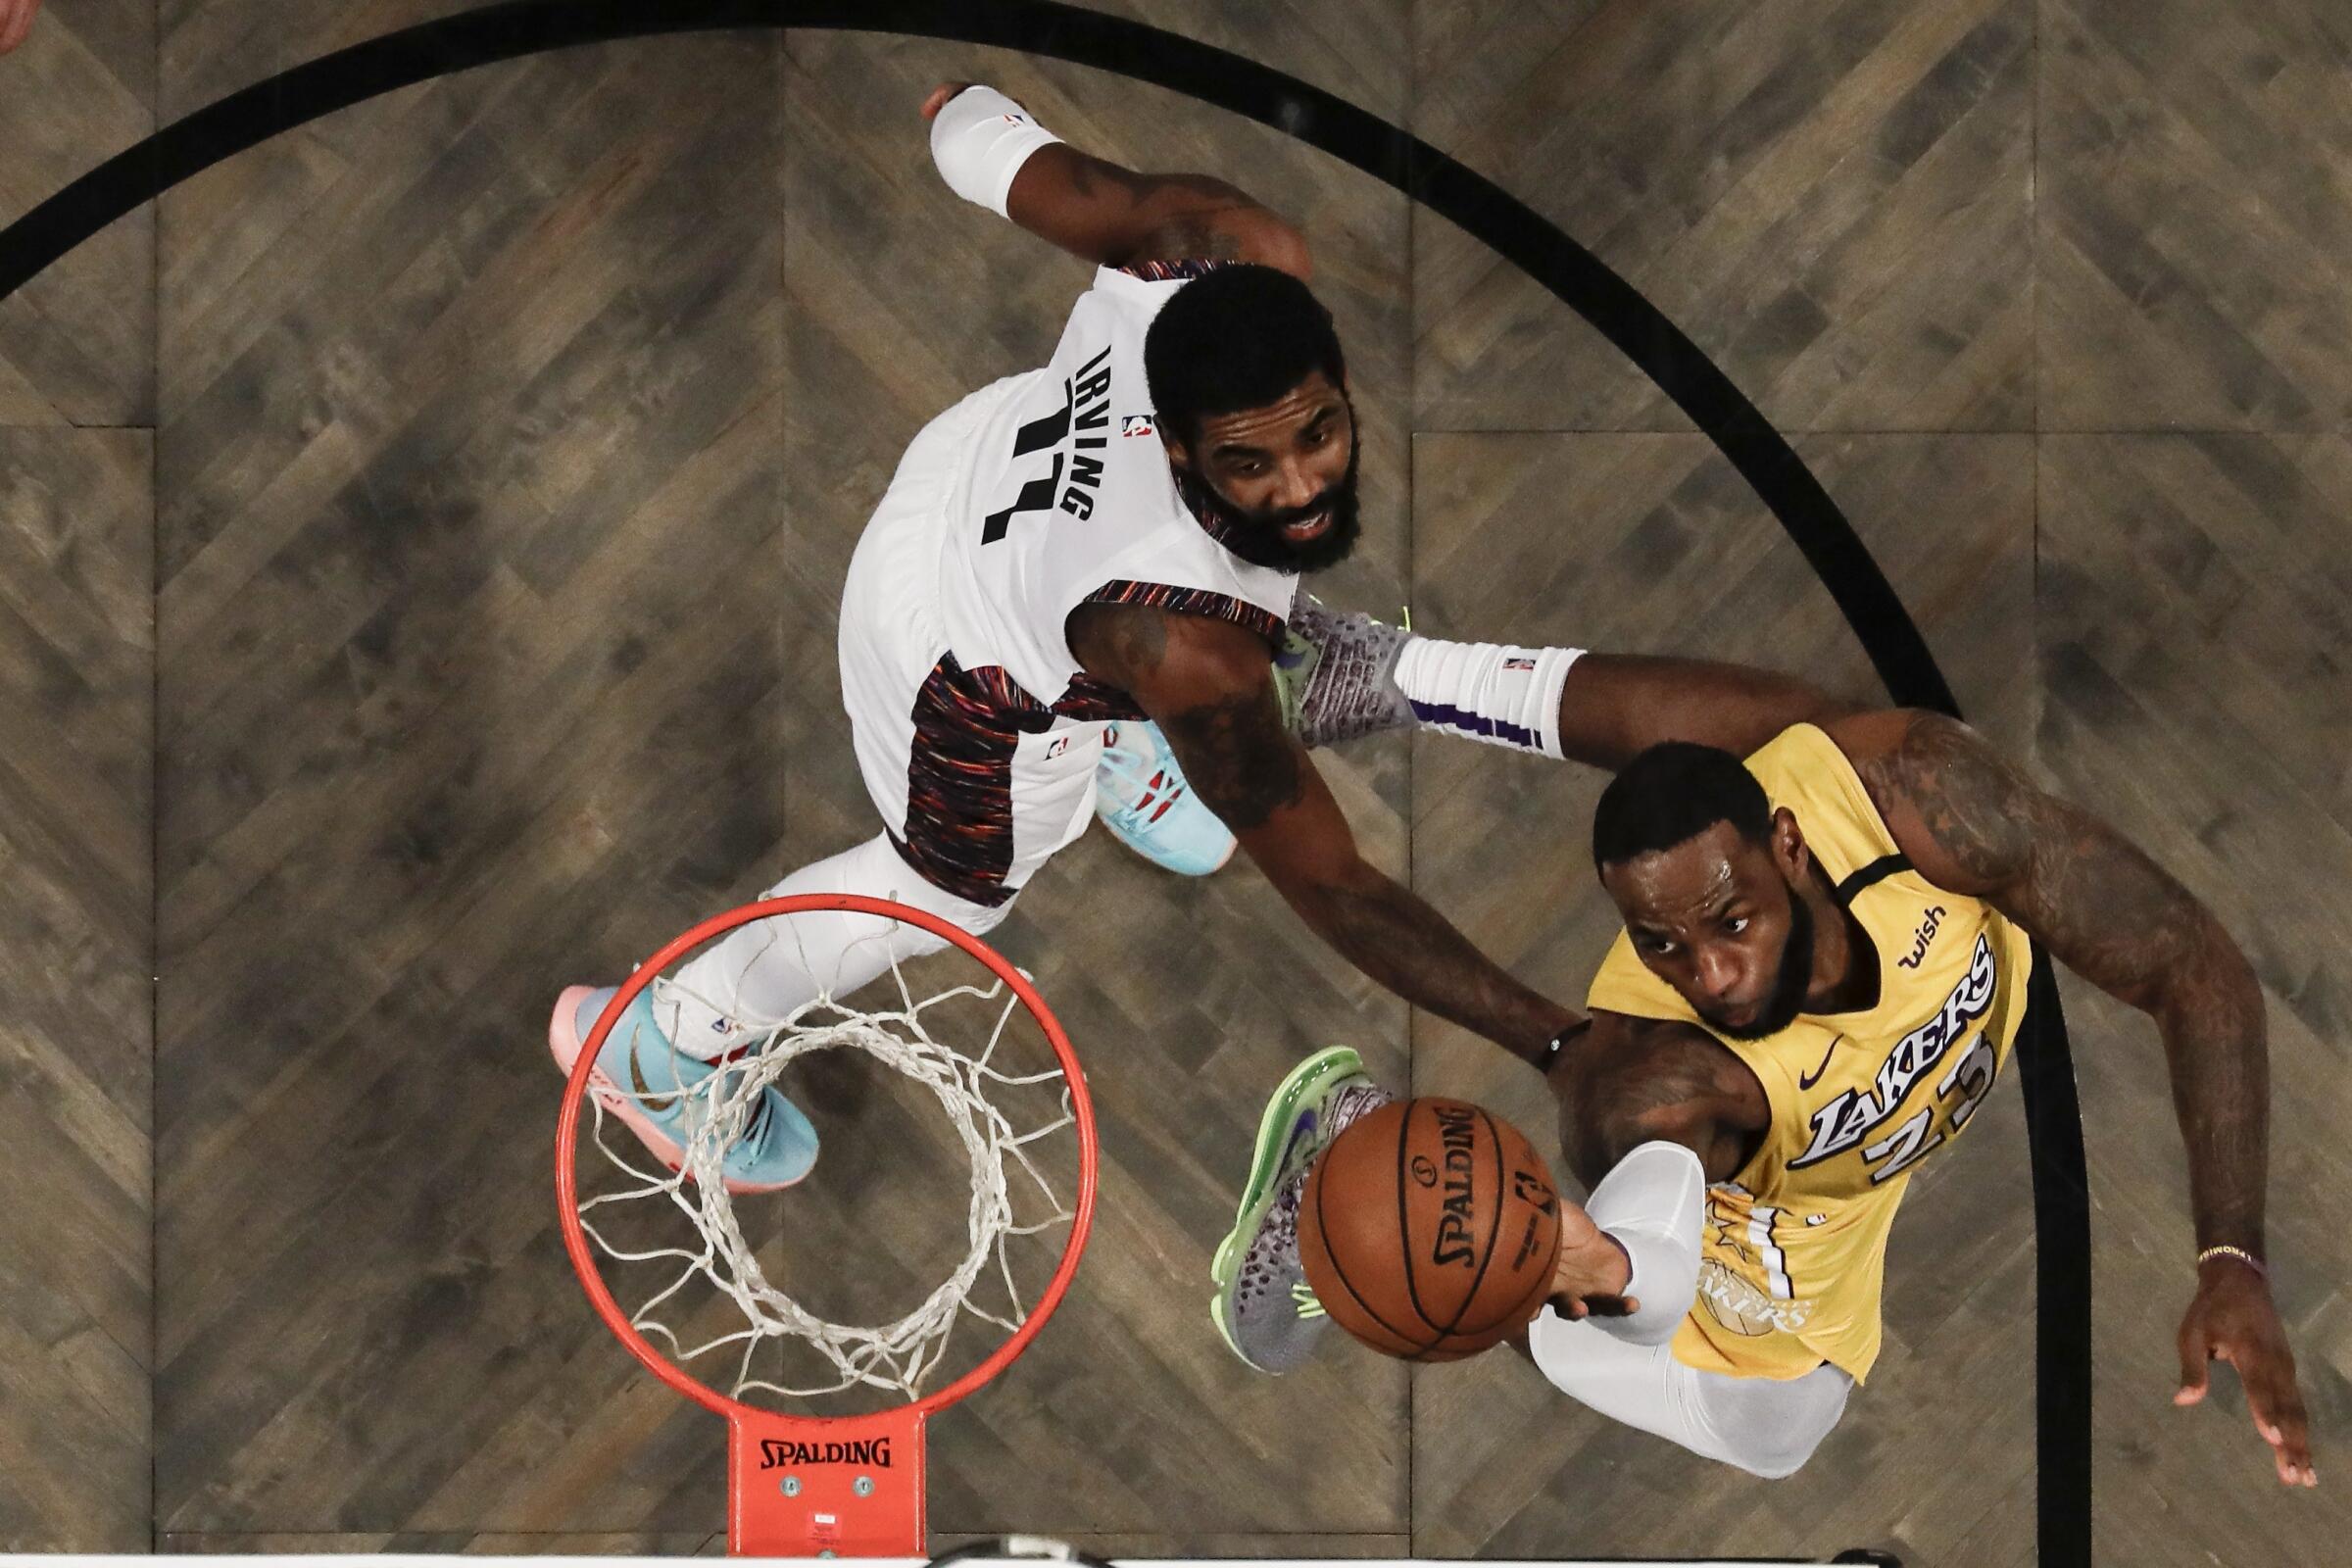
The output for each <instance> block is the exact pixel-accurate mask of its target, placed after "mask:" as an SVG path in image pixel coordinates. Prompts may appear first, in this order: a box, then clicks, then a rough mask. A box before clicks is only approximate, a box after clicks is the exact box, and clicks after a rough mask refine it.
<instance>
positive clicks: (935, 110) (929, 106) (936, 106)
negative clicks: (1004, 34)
mask: <svg viewBox="0 0 2352 1568" xmlns="http://www.w3.org/2000/svg"><path fill="white" fill-rule="evenodd" d="M34 3H35V4H38V3H39V0H34ZM7 4H8V0H0V6H6V5H7ZM970 85H971V83H970V82H968V81H943V82H941V83H940V84H939V85H938V86H936V87H934V88H932V89H931V96H930V97H928V98H926V99H924V100H923V118H924V119H925V120H936V119H938V118H939V112H940V111H941V110H942V109H945V108H947V107H948V100H949V99H951V98H953V97H955V96H956V94H957V93H959V92H961V91H963V89H964V88H966V87H969V86H970Z"/></svg>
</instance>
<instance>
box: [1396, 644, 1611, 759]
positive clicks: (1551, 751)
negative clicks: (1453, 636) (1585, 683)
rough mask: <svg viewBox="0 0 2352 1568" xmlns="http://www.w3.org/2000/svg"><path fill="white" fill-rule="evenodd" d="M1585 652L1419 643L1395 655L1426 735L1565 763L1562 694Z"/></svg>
mask: <svg viewBox="0 0 2352 1568" xmlns="http://www.w3.org/2000/svg"><path fill="white" fill-rule="evenodd" d="M1583 653H1584V650H1583V649H1581V648H1518V647H1513V646H1511V645H1510V644H1507V643H1452V642H1446V641H1445V640H1444V639H1443V638H1438V637H1415V638H1413V639H1412V640H1411V641H1410V642H1408V643H1406V644H1405V645H1404V650H1403V652H1401V653H1400V654H1398V655H1397V689H1398V690H1400V691H1402V692H1403V693H1404V696H1405V700H1406V701H1407V702H1409V703H1411V704H1412V705H1413V714H1414V716H1415V717H1416V718H1418V719H1420V721H1421V727H1422V728H1423V729H1434V730H1443V731H1445V732H1446V734H1448V735H1462V736H1467V737H1468V738H1469V739H1471V740H1475V741H1485V742H1486V743H1487V744H1489V745H1491V746H1508V747H1511V748H1513V749H1514V750H1517V751H1522V752H1538V753H1541V754H1542V755H1544V756H1545V757H1555V758H1556V757H1564V756H1565V755H1566V754H1565V753H1564V752H1563V751H1562V750H1561V748H1560V734H1559V728H1560V690H1561V688H1562V687H1564V686H1566V685H1567V684H1568V669H1569V666H1570V665H1572V664H1574V663H1575V662H1577V660H1578V658H1580V657H1581V656H1582V655H1583Z"/></svg>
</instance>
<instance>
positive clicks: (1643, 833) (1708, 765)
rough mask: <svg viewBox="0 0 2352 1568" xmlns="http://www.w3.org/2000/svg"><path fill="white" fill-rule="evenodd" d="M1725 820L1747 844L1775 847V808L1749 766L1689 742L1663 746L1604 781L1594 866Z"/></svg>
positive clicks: (1671, 843)
mask: <svg viewBox="0 0 2352 1568" xmlns="http://www.w3.org/2000/svg"><path fill="white" fill-rule="evenodd" d="M1718 822H1729V823H1731V824H1732V826H1733V828H1734V829H1735V830H1736V831H1737V832H1738V833H1739V834H1740V837H1741V838H1743V839H1745V840H1747V841H1748V842H1749V843H1750V844H1769V843H1770V842H1771V841H1772V803H1771V802H1770V801H1769V800H1767V799H1766V798H1765V796H1764V786H1763V785H1761V784H1759V783H1757V782H1756V775H1755V774H1753V773H1750V772H1749V771H1748V770H1747V764H1746V763H1744V762H1742V761H1740V759H1738V758H1737V757H1734V756H1733V755H1732V754H1731V753H1729V752H1726V751H1720V750H1718V749H1717V748H1715V747H1712V746H1699V745H1695V744H1693V743H1691V742H1690V741H1662V742H1660V743H1659V744H1658V745H1656V746H1652V747H1651V748H1650V749H1649V750H1647V751H1645V752H1643V753H1642V755H1641V756H1639V757H1637V758H1635V759H1634V760H1632V761H1630V762H1628V763H1626V764H1625V767H1624V768H1623V769H1622V770H1621V771H1620V772H1619V773H1618V775H1617V776H1616V777H1615V778H1613V779H1611V780H1610V781H1609V787H1608V788H1607V789H1605V790H1603V791H1601V792H1600V805H1599V806H1598V807H1596V808H1594V809H1593V865H1594V867H1595V868H1597V867H1600V866H1608V865H1617V864H1621V863H1623V862H1624V861H1627V860H1630V859H1632V858H1635V857H1636V856H1640V855H1648V854H1651V853H1653V852H1655V851H1658V850H1670V849H1672V848H1674V847H1675V846H1676V845H1677V844H1686V843H1689V842H1690V841H1691V839H1694V838H1696V837H1698V835H1700V834H1701V833H1704V832H1705V831H1706V830H1707V829H1708V828H1710V827H1713V826H1714V825H1715V824H1716V823H1718Z"/></svg>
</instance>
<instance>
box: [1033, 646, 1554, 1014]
mask: <svg viewBox="0 0 2352 1568" xmlns="http://www.w3.org/2000/svg"><path fill="white" fill-rule="evenodd" d="M1070 647H1071V650H1072V651H1073V652H1074V653H1076V654H1077V656H1078V659H1079V662H1081V663H1082V664H1083V665H1084V666H1085V667H1086V669H1087V671H1088V673H1090V674H1093V675H1095V676H1097V677H1098V678H1100V679H1103V680H1107V681H1109V682H1111V683H1112V684H1114V685H1117V686H1119V687H1121V688H1123V689H1124V690H1126V691H1127V692H1129V693H1130V694H1132V695H1133V696H1134V698H1135V700H1136V702H1137V703H1138V704H1140V705H1141V706H1142V708H1143V710H1144V711H1146V712H1147V713H1150V714H1151V715H1152V718H1153V719H1154V720H1155V721H1156V722H1157V723H1158V724H1159V726H1160V728H1161V729H1162V730H1163V731H1164V732H1165V733H1166V735H1167V737H1168V744H1169V746H1170V747H1172V748H1173V749H1174V751H1175V753H1176V760H1177V761H1179V762H1180V763H1182V764H1183V767H1184V773H1185V777H1186V779H1187V780H1189V781H1190V783H1191V784H1192V787H1193V790H1194V792H1195V793H1196V794H1198V795H1199V796H1200V797H1201V801H1202V802H1203V803H1205V804H1206V805H1207V806H1208V807H1209V808H1210V809H1212V810H1214V811H1215V812H1216V813H1217V815H1218V816H1219V817H1220V818H1222V819H1223V820H1224V822H1225V825H1226V826H1227V827H1230V828H1232V829H1233V832H1234V836H1235V838H1237V839H1238V840H1240V841H1241V846H1242V848H1243V849H1245V850H1247V851H1248V852H1249V854H1250V858H1251V859H1253V860H1255V861H1256V862H1257V865H1258V868H1259V869H1260V870H1262V871H1264V872H1265V874H1266V879H1267V880H1268V881H1270V882H1272V883H1273V884H1274V887H1275V890H1276V891H1277V892H1279V893H1280V894H1281V895H1282V896H1283V898H1284V900H1285V901H1286V902H1288V903H1289V905H1290V906H1291V907H1292V908H1294V909H1296V910H1298V911H1299V918H1301V919H1303V920H1304V921H1305V922H1306V923H1307V925H1308V926H1309V927H1311V928H1312V929H1313V930H1314V932H1315V933H1316V935H1318V936H1320V937H1322V938H1323V940H1324V941H1326V942H1328V943H1330V944H1331V945H1332V947H1333V948H1335V949H1337V950H1338V951H1339V953H1340V954H1341V955H1342V956H1345V957H1346V958H1347V959H1348V961H1349V962H1351V963H1353V964H1354V965H1355V966H1356V967H1357V968H1359V969H1361V970H1363V971H1364V973H1366V974H1368V975H1370V976H1371V977H1372V978H1373V979H1375V980H1377V981H1379V982H1380V983H1381V984H1382V985H1384V986H1386V987H1388V988H1389V989H1390V990H1391V991H1394V992H1396V993H1397V995H1398V996H1400V997H1402V998H1403V999H1404V1000H1405V1001H1407V1002H1409V1003H1411V1004H1413V1005H1415V1006H1418V1007H1426V1008H1427V1009H1429V1010H1430V1011H1431V1012H1434V1013H1436V1014H1437V1015H1438V1016H1440V1017H1441V1018H1446V1019H1448V1020H1450V1021H1452V1022H1454V1023H1458V1024H1460V1025H1462V1026H1463V1027H1464V1028H1466V1029H1473V1030H1476V1031H1477V1032H1478V1033H1480V1034H1482V1035H1484V1036H1486V1037H1487V1038H1488V1039H1490V1040H1492V1041H1494V1042H1495V1044H1496V1045H1499V1046H1501V1047H1502V1048H1503V1049H1504V1050H1506V1051H1509V1052H1510V1053H1511V1054H1514V1055H1517V1056H1520V1057H1522V1058H1523V1059H1526V1060H1529V1061H1534V1060H1537V1059H1539V1058H1541V1057H1542V1056H1543V1055H1544V1054H1545V1047H1546V1046H1547V1044H1548V1043H1549V1041H1550V1040H1551V1038H1552V1037H1553V1036H1554V1035H1556V1034H1558V1033H1559V1032H1560V1031H1561V1030H1563V1029H1565V1028H1567V1027H1568V1026H1569V1025H1570V1024H1572V1023H1574V1022H1575V1021H1576V1019H1577V1015H1576V1014H1575V1013H1574V1012H1572V1011H1570V1010H1569V1009H1568V1008H1565V1007H1562V1006H1559V1005H1555V1004H1553V1003H1550V1002H1547V1001H1545V1000H1544V998H1543V997H1540V996H1538V995H1537V994H1536V993H1535V992H1533V991H1530V990H1529V989H1528V988H1527V987H1525V986H1523V985H1521V984H1520V983H1519V982H1518V981H1516V980H1514V979H1512V978H1511V977H1510V976H1509V975H1507V974H1505V973H1504V972H1503V971H1502V970H1501V969H1499V968H1498V967H1496V966H1495V963H1494V962H1493V961H1492V960H1491V959H1489V958H1488V957H1487V956H1485V955H1484V954H1482V953H1480V952H1479V951H1478V950H1477V949H1476V948H1474V947H1472V946H1471V945H1470V943H1469V942H1468V940H1467V939H1465V938H1464V937H1463V936H1462V934H1461V933H1460V932H1459V931H1456V930H1455V929H1454V928H1453V927H1452V926H1451V925H1449V924H1447V923H1446V918H1445V917H1444V916H1443V915H1441V914H1439V913H1438V912H1437V910H1435V909H1433V908H1431V907H1429V906H1428V905H1427V904H1425V903H1423V902H1422V901H1421V900H1420V899H1418V898H1416V897H1415V896H1414V895H1413V894H1412V893H1411V892H1409V891H1408V890H1407V889H1405V888H1403V887H1401V886H1399V885H1398V884H1397V882H1396V881H1394V880H1393V879H1392V878H1390V877H1388V876H1386V875H1384V874H1383V873H1381V872H1380V871H1379V870H1377V869H1376V868H1374V867H1373V866H1372V865H1370V864H1368V863H1366V861H1365V860H1364V858H1363V857H1362V856H1361V855H1360V854H1359V853H1357V850H1356V844H1355V835H1354V833H1352V832H1351V831H1350V830H1349V829H1348V819H1347V817H1346V816H1344V815H1342V814H1341V811H1340V808H1339V803H1338V802H1337V801H1335V800H1333V799H1332V795H1331V789H1330V787H1329V786H1328V785H1326V784H1325V783H1324V782H1323V776H1322V775H1321V774H1320V773H1318V772H1316V771H1315V767H1314V764H1313V763H1312V762H1311V761H1309V760H1307V756H1306V753H1305V752H1304V751H1303V750H1301V749H1300V747H1299V743H1298V742H1297V741H1296V740H1294V739H1292V738H1291V736H1290V734H1289V733H1288V732H1287V731H1285V730H1284V728H1283V726H1282V713H1281V710H1280V708H1279V706H1278V704H1277V703H1276V701H1275V697H1274V684H1273V675H1272V671H1271V668H1270V667H1269V662H1268V659H1267V649H1266V645H1265V644H1264V643H1263V642H1261V641H1259V640H1258V639H1257V638H1256V637H1255V636H1253V635H1251V634H1250V632H1247V631H1245V630H1243V629H1242V628H1240V627H1238V626H1234V625H1230V624H1228V623H1226V622H1224V621H1217V620H1209V619H1206V618H1204V617H1202V616H1199V615H1182V614H1170V613H1165V612H1162V611H1157V610H1151V609H1146V608H1143V607H1140V606H1133V605H1085V606H1081V607H1080V608H1079V609H1078V611H1076V612H1075V613H1073V614H1072V615H1071V616H1070Z"/></svg>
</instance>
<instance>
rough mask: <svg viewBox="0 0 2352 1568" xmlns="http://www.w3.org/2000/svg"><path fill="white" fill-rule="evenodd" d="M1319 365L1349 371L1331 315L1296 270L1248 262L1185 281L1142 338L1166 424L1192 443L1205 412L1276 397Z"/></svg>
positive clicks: (1339, 375)
mask: <svg viewBox="0 0 2352 1568" xmlns="http://www.w3.org/2000/svg"><path fill="white" fill-rule="evenodd" d="M1317 370H1321V371H1322V372H1323V373H1324V374H1325V375H1327V376H1329V377H1330V378H1331V384H1332V385H1333V386H1335V387H1336V386H1338V385H1339V384H1340V382H1341V380H1342V379H1343V378H1344V377H1345V376H1346V375H1347V373H1348V364H1347V361H1346V359H1345V358H1344V357H1343V356H1342V355H1341V353H1340V334H1339V332H1338V331H1337V330H1336V329H1335V328H1334V327H1333V326H1332V324H1331V313H1330V312H1329V311H1327V310H1325V309H1324V308H1323V302H1322V301H1320V300H1318V299H1316V298H1315V296H1314V294H1313V292H1312V291H1311V290H1309V289H1308V288H1307V286H1306V285H1305V284H1304V283H1301V282H1299V279H1297V278H1295V277H1293V276H1292V275H1291V274H1290V273H1288V272H1285V271H1281V270H1278V269H1275V268H1271V267H1259V266H1256V265H1254V264H1252V263H1249V262H1240V263H1235V264H1233V265H1231V266H1226V267H1219V268H1215V269H1213V270H1210V271H1208V272H1205V273H1203V274H1202V275H1201V276H1200V277H1198V278H1196V279H1194V280H1193V281H1192V282H1190V283H1187V284H1185V285H1184V287H1182V288H1180V289H1178V290H1177V291H1176V295H1175V298H1173V299H1171V300H1169V301H1168V303H1167V304H1166V305H1165V306H1163V307H1162V308H1161V310H1160V313H1159V315H1158V316H1156V317H1154V318H1153V319H1152V329H1151V331H1150V332H1148V333H1146V334H1145V336H1144V378H1145V379H1146V380H1147V381H1148V382H1150V383H1151V387H1152V408H1153V411H1154V413H1155V414H1156V416H1157V417H1158V419H1159V424H1160V428H1161V429H1163V430H1166V431H1168V432H1170V433H1171V434H1173V435H1174V436H1175V437H1176V438H1177V439H1178V440H1180V441H1182V442H1184V443H1185V445H1187V446H1190V445H1192V444H1193V443H1194V442H1195V441H1198V440H1199V439H1200V438H1201V420H1203V419H1207V418H1212V417H1216V416H1217V415H1220V414H1239V413H1241V412H1242V411H1243V410H1244V409H1262V408H1264V407H1265V406H1266V405H1267V404H1269V403H1279V402H1281V401H1282V399H1283V396H1284V395H1285V394H1286V393H1288V392H1290V391H1291V390H1292V389H1294V388H1295V387H1297V386H1298V385H1299V382H1301V381H1303V380H1305V379H1306V378H1307V377H1308V376H1310V375H1312V374H1314V373H1315V372H1316V371H1317Z"/></svg>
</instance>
